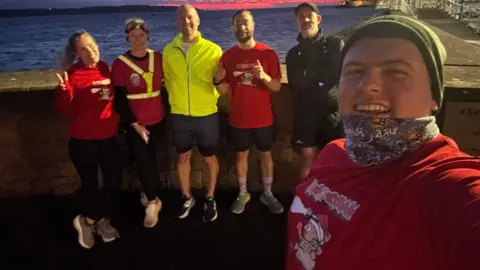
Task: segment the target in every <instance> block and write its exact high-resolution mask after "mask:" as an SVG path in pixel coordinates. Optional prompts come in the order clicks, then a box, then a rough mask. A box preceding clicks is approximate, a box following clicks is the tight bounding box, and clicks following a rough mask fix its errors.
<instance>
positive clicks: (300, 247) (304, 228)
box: [290, 197, 331, 270]
mask: <svg viewBox="0 0 480 270" xmlns="http://www.w3.org/2000/svg"><path fill="white" fill-rule="evenodd" d="M290 211H291V212H292V213H295V214H302V215H303V216H304V217H305V218H304V219H302V220H301V221H299V222H298V223H297V228H296V229H297V233H298V240H297V241H296V243H295V244H293V243H290V248H292V249H293V250H295V257H296V258H297V260H298V261H299V262H300V263H301V264H302V265H303V267H304V269H305V270H312V269H314V268H315V260H316V258H317V256H320V255H321V254H322V249H321V246H323V245H324V244H325V243H326V242H328V241H329V240H330V238H331V235H330V233H329V232H328V231H327V223H328V220H327V216H323V215H319V216H317V215H315V214H314V213H313V212H312V210H311V209H307V208H305V206H304V205H303V203H302V200H301V199H300V198H299V197H295V199H294V200H293V203H292V207H291V208H290Z"/></svg>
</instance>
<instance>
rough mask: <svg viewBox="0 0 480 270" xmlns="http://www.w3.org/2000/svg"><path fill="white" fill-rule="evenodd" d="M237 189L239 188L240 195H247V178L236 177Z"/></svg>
mask: <svg viewBox="0 0 480 270" xmlns="http://www.w3.org/2000/svg"><path fill="white" fill-rule="evenodd" d="M238 187H239V188H240V193H247V178H246V177H238Z"/></svg>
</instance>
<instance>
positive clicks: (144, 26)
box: [125, 20, 149, 34]
mask: <svg viewBox="0 0 480 270" xmlns="http://www.w3.org/2000/svg"><path fill="white" fill-rule="evenodd" d="M136 28H139V29H140V30H142V31H144V32H146V33H148V32H149V30H148V24H146V23H145V22H143V21H136V20H135V21H131V22H129V23H128V24H127V25H126V26H125V33H127V34H128V33H129V32H130V31H132V30H133V29H136Z"/></svg>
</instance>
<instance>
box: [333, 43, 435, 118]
mask: <svg viewBox="0 0 480 270" xmlns="http://www.w3.org/2000/svg"><path fill="white" fill-rule="evenodd" d="M430 84H431V83H430V77H429V74H428V71H427V67H426V65H425V62H424V60H423V57H422V55H421V54H420V51H419V50H418V48H417V47H416V46H415V45H414V44H413V43H412V42H410V41H408V40H405V39H401V38H383V39H375V38H365V39H362V40H359V41H357V42H356V43H355V44H354V45H353V47H351V48H350V49H349V50H348V52H347V54H346V55H345V58H344V61H343V63H342V72H341V74H340V80H339V84H338V105H339V110H340V113H341V114H342V115H344V116H347V115H368V116H377V117H391V118H419V117H425V116H429V115H431V112H432V111H435V110H437V109H438V106H437V104H436V102H435V101H434V100H433V98H432V94H431V86H430Z"/></svg>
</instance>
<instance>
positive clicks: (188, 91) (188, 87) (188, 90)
mask: <svg viewBox="0 0 480 270" xmlns="http://www.w3.org/2000/svg"><path fill="white" fill-rule="evenodd" d="M177 49H179V50H180V51H181V52H182V54H183V57H184V58H185V64H186V65H187V93H188V115H189V116H190V115H192V112H191V110H190V67H189V62H190V61H189V59H190V58H187V55H188V53H187V54H185V52H184V51H183V49H182V48H179V47H177ZM191 49H192V46H190V48H188V50H191Z"/></svg>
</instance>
